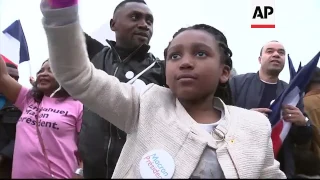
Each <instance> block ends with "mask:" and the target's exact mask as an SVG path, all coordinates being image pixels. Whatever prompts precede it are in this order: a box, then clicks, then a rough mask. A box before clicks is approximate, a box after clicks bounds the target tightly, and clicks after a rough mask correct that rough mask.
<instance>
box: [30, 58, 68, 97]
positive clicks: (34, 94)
mask: <svg viewBox="0 0 320 180" xmlns="http://www.w3.org/2000/svg"><path fill="white" fill-rule="evenodd" d="M48 61H49V60H48V59H47V60H45V61H44V62H43V63H42V65H41V66H43V65H44V63H46V62H48ZM37 85H38V81H37V80H36V81H35V83H34V84H33V85H32V89H31V91H30V94H29V96H31V98H33V99H34V101H35V102H37V103H41V101H42V98H43V96H44V93H43V92H42V91H40V90H39V89H38V86H37ZM55 94H56V95H58V96H59V97H62V98H63V99H62V100H65V98H68V97H70V95H69V94H68V92H67V91H66V90H64V89H63V88H62V87H61V89H60V90H59V91H58V92H56V93H55Z"/></svg>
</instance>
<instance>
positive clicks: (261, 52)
mask: <svg viewBox="0 0 320 180" xmlns="http://www.w3.org/2000/svg"><path fill="white" fill-rule="evenodd" d="M269 42H279V41H277V40H272V41H269ZM263 48H264V46H262V48H261V50H260V56H261V55H262V51H263Z"/></svg>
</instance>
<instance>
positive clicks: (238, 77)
mask: <svg viewBox="0 0 320 180" xmlns="http://www.w3.org/2000/svg"><path fill="white" fill-rule="evenodd" d="M256 74H257V73H246V74H239V75H236V76H233V77H232V79H236V80H240V79H247V78H251V77H253V76H255V75H256Z"/></svg>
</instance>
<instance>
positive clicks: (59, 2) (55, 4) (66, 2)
mask: <svg viewBox="0 0 320 180" xmlns="http://www.w3.org/2000/svg"><path fill="white" fill-rule="evenodd" d="M47 1H48V3H49V5H50V7H51V8H53V9H59V8H65V7H70V6H73V5H75V4H78V0H47Z"/></svg>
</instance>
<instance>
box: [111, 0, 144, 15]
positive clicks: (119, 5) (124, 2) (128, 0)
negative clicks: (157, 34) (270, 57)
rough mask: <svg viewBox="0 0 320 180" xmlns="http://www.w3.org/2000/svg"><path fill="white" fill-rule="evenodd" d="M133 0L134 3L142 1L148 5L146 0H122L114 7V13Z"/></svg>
mask: <svg viewBox="0 0 320 180" xmlns="http://www.w3.org/2000/svg"><path fill="white" fill-rule="evenodd" d="M131 2H134V3H142V4H145V5H147V3H146V2H145V1H144V0H124V1H122V2H120V3H119V4H118V5H117V6H116V8H115V9H114V11H113V15H114V14H115V13H116V12H117V11H118V10H119V9H120V8H121V7H122V6H124V5H126V4H127V3H131Z"/></svg>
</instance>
